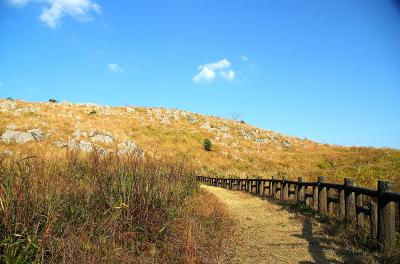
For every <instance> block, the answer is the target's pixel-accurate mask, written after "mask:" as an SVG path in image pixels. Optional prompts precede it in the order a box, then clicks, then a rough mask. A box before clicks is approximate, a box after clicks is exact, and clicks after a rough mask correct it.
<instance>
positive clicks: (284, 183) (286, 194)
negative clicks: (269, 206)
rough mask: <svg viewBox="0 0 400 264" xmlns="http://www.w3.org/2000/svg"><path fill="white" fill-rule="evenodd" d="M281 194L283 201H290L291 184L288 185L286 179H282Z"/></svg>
mask: <svg viewBox="0 0 400 264" xmlns="http://www.w3.org/2000/svg"><path fill="white" fill-rule="evenodd" d="M281 192H282V201H287V200H289V183H287V181H286V178H285V177H284V178H283V179H282V186H281Z"/></svg>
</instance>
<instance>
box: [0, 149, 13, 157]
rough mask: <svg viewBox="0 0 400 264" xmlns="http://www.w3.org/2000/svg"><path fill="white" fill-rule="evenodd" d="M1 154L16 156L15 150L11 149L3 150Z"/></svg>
mask: <svg viewBox="0 0 400 264" xmlns="http://www.w3.org/2000/svg"><path fill="white" fill-rule="evenodd" d="M0 156H6V157H12V156H14V152H12V151H11V150H3V151H2V152H1V153H0Z"/></svg>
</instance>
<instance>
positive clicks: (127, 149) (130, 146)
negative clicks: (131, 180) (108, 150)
mask: <svg viewBox="0 0 400 264" xmlns="http://www.w3.org/2000/svg"><path fill="white" fill-rule="evenodd" d="M118 154H120V155H127V154H130V155H135V156H137V157H143V156H144V151H143V149H141V148H140V147H139V146H138V145H137V144H135V143H134V142H132V141H130V140H125V141H123V142H121V143H120V144H118Z"/></svg>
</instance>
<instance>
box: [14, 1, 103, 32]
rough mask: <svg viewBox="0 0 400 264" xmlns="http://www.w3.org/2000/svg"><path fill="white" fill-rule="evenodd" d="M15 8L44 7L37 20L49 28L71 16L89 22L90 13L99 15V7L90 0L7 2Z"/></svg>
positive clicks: (57, 25) (56, 26)
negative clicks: (26, 6)
mask: <svg viewBox="0 0 400 264" xmlns="http://www.w3.org/2000/svg"><path fill="white" fill-rule="evenodd" d="M7 2H8V3H9V4H10V5H12V6H15V7H24V6H25V5H26V4H28V3H29V2H32V3H35V4H38V5H46V6H44V7H43V9H42V13H41V14H40V16H39V20H40V21H42V22H43V23H44V24H45V25H47V26H48V27H50V28H53V29H55V28H58V27H59V26H60V23H61V18H62V17H64V16H71V17H73V18H75V19H77V20H79V21H89V20H91V16H90V14H91V13H97V14H101V7H100V5H98V4H97V3H96V2H94V1H91V0H47V1H44V0H35V1H33V0H7Z"/></svg>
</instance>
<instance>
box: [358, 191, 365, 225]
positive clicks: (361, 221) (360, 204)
mask: <svg viewBox="0 0 400 264" xmlns="http://www.w3.org/2000/svg"><path fill="white" fill-rule="evenodd" d="M357 207H363V197H362V194H359V193H357V194H356V218H357V225H358V226H363V225H364V213H362V212H357Z"/></svg>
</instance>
